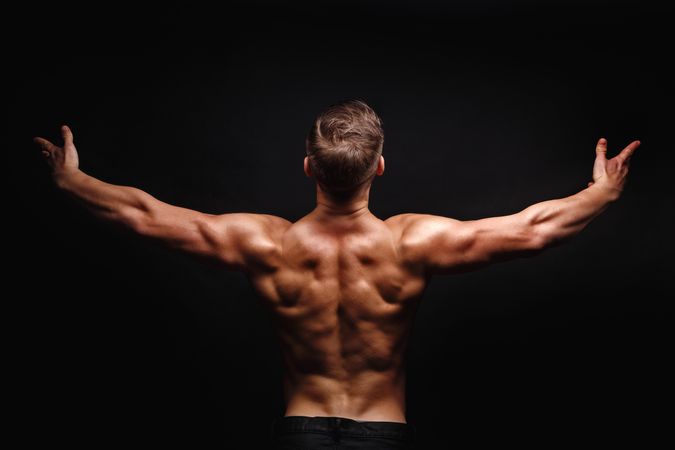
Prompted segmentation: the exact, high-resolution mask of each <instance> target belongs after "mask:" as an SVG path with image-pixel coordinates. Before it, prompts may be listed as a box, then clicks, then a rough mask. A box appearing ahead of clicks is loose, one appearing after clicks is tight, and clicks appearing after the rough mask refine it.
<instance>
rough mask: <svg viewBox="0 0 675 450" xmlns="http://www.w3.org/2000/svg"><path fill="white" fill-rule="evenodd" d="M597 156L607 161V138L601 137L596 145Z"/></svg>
mask: <svg viewBox="0 0 675 450" xmlns="http://www.w3.org/2000/svg"><path fill="white" fill-rule="evenodd" d="M595 157H596V159H599V160H600V161H607V139H605V138H600V140H599V141H598V143H597V144H596V145H595Z"/></svg>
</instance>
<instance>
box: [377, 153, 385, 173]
mask: <svg viewBox="0 0 675 450" xmlns="http://www.w3.org/2000/svg"><path fill="white" fill-rule="evenodd" d="M375 173H376V174H377V175H382V174H383V173H384V156H382V155H380V160H379V161H378V162H377V172H375Z"/></svg>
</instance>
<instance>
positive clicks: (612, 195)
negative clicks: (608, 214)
mask: <svg viewBox="0 0 675 450" xmlns="http://www.w3.org/2000/svg"><path fill="white" fill-rule="evenodd" d="M592 188H595V190H596V191H597V192H599V193H600V194H601V195H602V196H603V197H604V198H605V200H607V201H608V202H615V201H617V200H618V199H619V198H620V197H621V188H620V187H618V186H616V185H614V184H612V183H609V182H607V181H605V180H604V178H601V179H599V180H598V181H597V182H595V183H594V184H593V185H592V186H591V187H590V188H589V189H592Z"/></svg>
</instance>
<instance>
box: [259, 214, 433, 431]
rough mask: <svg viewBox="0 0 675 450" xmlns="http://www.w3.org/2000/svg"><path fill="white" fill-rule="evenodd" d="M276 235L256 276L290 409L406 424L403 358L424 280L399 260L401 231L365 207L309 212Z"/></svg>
mask: <svg viewBox="0 0 675 450" xmlns="http://www.w3.org/2000/svg"><path fill="white" fill-rule="evenodd" d="M277 236H278V237H277V240H276V243H275V244H274V245H273V246H272V247H271V248H270V249H269V250H268V251H267V252H266V257H265V258H264V259H265V261H266V262H267V264H264V265H262V266H261V269H260V270H257V271H255V272H252V273H251V274H250V280H251V282H252V284H253V287H254V288H255V290H256V291H257V292H258V293H259V295H260V297H261V299H262V301H263V302H264V303H265V305H266V306H267V307H268V308H269V309H270V310H271V312H272V316H273V318H274V322H275V324H276V329H277V332H278V336H279V338H280V340H281V344H282V346H281V348H282V354H283V360H284V366H285V370H284V391H285V396H286V400H287V411H286V414H287V415H333V416H346V417H356V418H362V420H377V419H380V420H398V421H401V422H405V415H404V409H405V402H404V391H405V372H404V360H405V358H404V354H405V350H406V344H407V338H408V335H409V333H410V328H411V324H412V321H413V318H414V312H415V309H416V307H417V305H418V300H419V298H420V297H421V295H422V293H423V291H424V288H425V286H426V277H425V275H424V273H423V271H421V270H418V269H417V268H416V267H415V266H414V265H413V264H409V263H407V262H405V261H404V259H403V258H402V256H401V248H400V245H399V243H400V232H398V231H397V228H396V227H395V226H394V225H393V222H392V223H389V224H388V223H387V222H384V221H382V220H380V219H378V218H376V217H375V216H373V215H372V214H370V213H369V212H368V213H367V214H364V215H363V216H361V217H359V218H358V219H356V220H353V221H348V222H339V221H338V222H336V221H321V220H317V219H316V218H315V217H313V216H312V214H310V215H308V216H305V217H304V218H302V219H301V220H299V221H298V222H296V223H294V224H288V225H287V227H286V228H285V229H284V230H283V231H281V232H279V234H278V235H277Z"/></svg>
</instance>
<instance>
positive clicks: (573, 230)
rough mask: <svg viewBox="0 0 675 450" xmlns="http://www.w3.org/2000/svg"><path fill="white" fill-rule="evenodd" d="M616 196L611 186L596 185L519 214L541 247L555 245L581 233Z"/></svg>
mask: <svg viewBox="0 0 675 450" xmlns="http://www.w3.org/2000/svg"><path fill="white" fill-rule="evenodd" d="M619 195H620V191H618V190H616V189H614V188H613V187H612V186H609V185H607V184H605V183H596V184H593V185H592V186H590V187H588V188H586V189H584V190H582V191H580V192H578V193H576V194H574V195H571V196H569V197H565V198H561V199H555V200H548V201H544V202H541V203H536V204H534V205H532V206H530V207H528V208H526V209H525V210H523V211H522V214H523V215H524V217H525V219H526V221H527V223H528V226H529V227H530V228H531V229H532V230H533V234H534V235H535V236H537V239H538V240H540V241H542V242H541V243H542V244H543V245H544V246H549V245H555V244H557V243H559V242H561V241H564V240H566V239H569V238H571V237H573V236H575V235H577V234H578V233H579V232H581V230H583V229H584V228H585V227H586V225H588V223H589V222H591V221H592V220H593V219H594V218H595V217H597V216H598V215H599V214H600V213H602V212H603V211H604V210H605V209H606V208H607V207H608V206H609V205H610V204H611V203H612V202H614V201H616V200H618V198H619Z"/></svg>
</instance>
